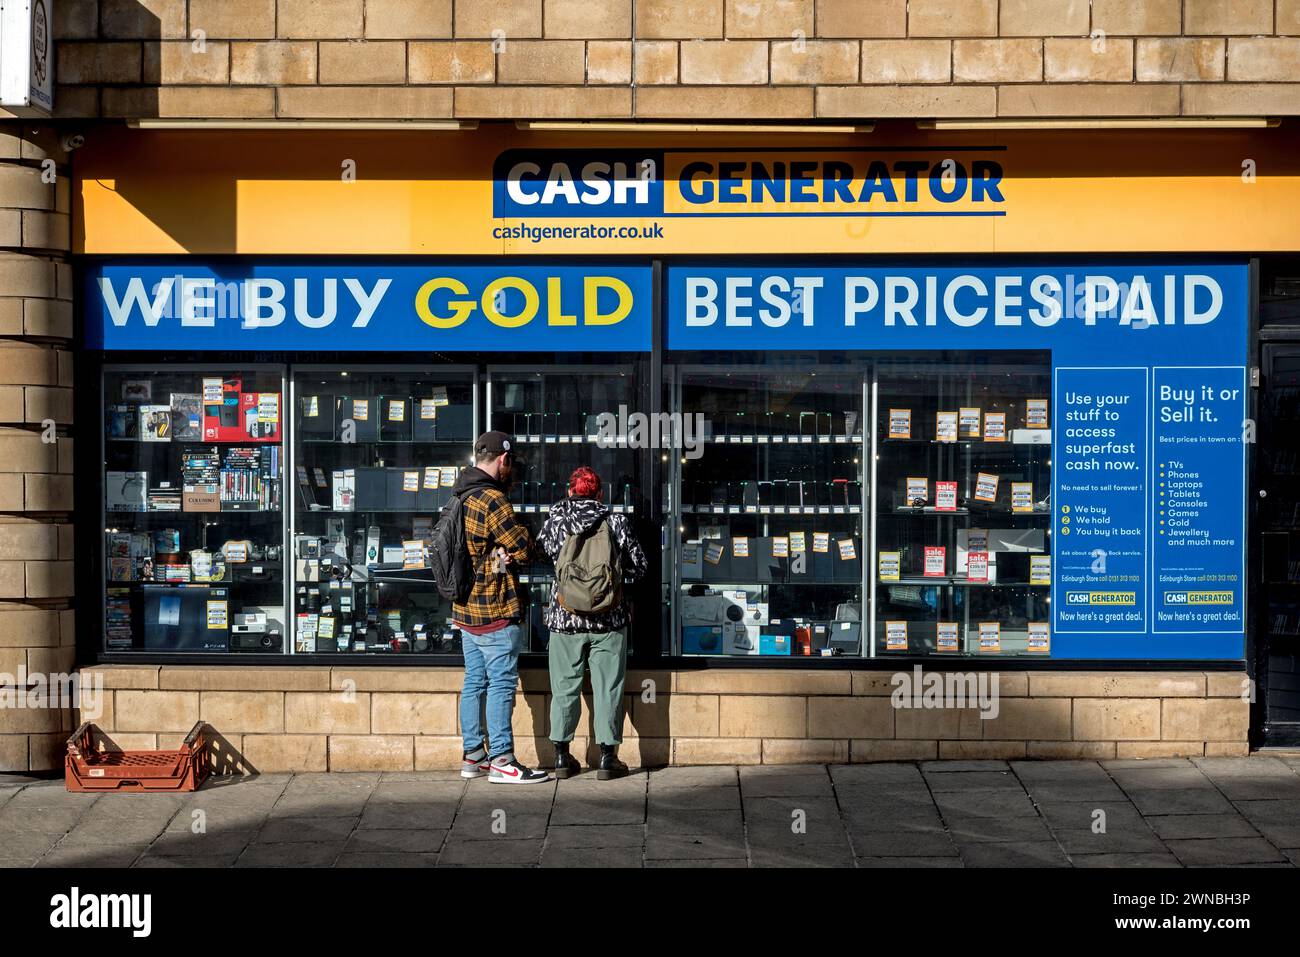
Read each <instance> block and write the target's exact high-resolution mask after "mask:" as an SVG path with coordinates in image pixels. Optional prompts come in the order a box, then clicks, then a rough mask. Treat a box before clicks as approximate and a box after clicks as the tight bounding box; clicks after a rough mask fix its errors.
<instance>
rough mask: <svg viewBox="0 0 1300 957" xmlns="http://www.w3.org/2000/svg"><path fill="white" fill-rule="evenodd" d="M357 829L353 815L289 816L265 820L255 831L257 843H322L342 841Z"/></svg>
mask: <svg viewBox="0 0 1300 957" xmlns="http://www.w3.org/2000/svg"><path fill="white" fill-rule="evenodd" d="M356 829H357V819H356V818H354V817H289V818H274V819H272V820H269V821H267V822H266V823H265V824H264V825H263V826H262V828H261V830H259V831H258V832H257V838H256V843H258V844H304V843H305V844H322V843H330V842H332V841H344V840H346V839H347V837H348V835H349V834H351V833H352V832H353V831H355V830H356Z"/></svg>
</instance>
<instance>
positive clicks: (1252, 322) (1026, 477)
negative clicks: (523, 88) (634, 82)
mask: <svg viewBox="0 0 1300 957" xmlns="http://www.w3.org/2000/svg"><path fill="white" fill-rule="evenodd" d="M1256 135H1258V136H1259V137H1260V138H1259V139H1257V140H1252V141H1250V142H1246V140H1247V139H1248V138H1249V137H1250V136H1256ZM1177 136H1178V138H1177V139H1174V138H1172V135H1171V138H1169V139H1166V140H1160V139H1159V138H1154V139H1153V141H1152V143H1151V144H1150V145H1151V148H1150V149H1149V150H1145V151H1144V153H1143V155H1144V157H1145V158H1144V160H1143V161H1142V165H1141V166H1140V167H1139V166H1138V165H1137V164H1138V161H1137V159H1136V158H1133V159H1125V158H1124V157H1123V156H1116V155H1113V154H1112V152H1111V151H1110V150H1109V146H1110V145H1111V143H1110V142H1109V141H1108V140H1107V136H1106V134H1101V135H1098V136H1092V137H1090V138H1077V137H1076V136H1075V134H1059V135H1055V136H1053V137H1042V136H1037V137H1035V136H1033V135H1029V134H1023V133H1022V134H1011V136H1010V137H1009V138H1008V139H1007V141H1005V142H998V143H995V144H992V145H990V144H989V143H988V142H987V141H977V140H973V139H971V138H970V137H969V135H968V134H938V133H929V134H926V133H917V132H916V131H907V132H905V133H904V132H900V133H899V134H898V136H897V137H895V138H890V137H889V136H887V135H886V136H882V134H881V133H880V132H877V133H876V134H872V135H871V136H868V137H858V138H856V139H854V138H846V137H843V136H839V137H835V136H831V137H813V138H812V141H811V142H810V140H809V138H808V137H806V136H804V137H799V136H795V135H790V136H784V137H781V136H777V137H775V138H772V137H767V138H765V139H764V140H763V142H762V143H761V145H754V144H753V142H752V140H753V139H754V137H750V138H748V140H747V139H746V138H745V137H733V138H731V139H729V140H720V141H719V142H717V143H713V142H709V143H701V142H700V141H699V139H698V138H692V137H690V136H685V135H681V134H677V135H676V136H675V137H673V136H670V137H669V139H670V140H671V141H672V142H670V143H668V144H665V143H664V142H663V141H662V139H660V140H659V141H656V142H651V140H650V139H649V138H646V137H641V136H629V135H623V136H607V137H606V138H605V139H604V140H598V139H595V138H588V137H586V136H580V137H573V136H571V137H569V138H567V139H566V138H565V137H564V136H562V135H557V134H550V135H549V136H548V135H542V134H537V133H531V132H527V131H522V130H515V129H513V128H508V129H493V130H487V129H484V130H480V131H477V132H459V133H445V134H429V133H372V134H361V133H349V134H340V135H339V136H335V137H324V136H317V135H316V134H307V133H298V134H295V133H275V134H270V133H238V132H229V133H224V134H222V133H211V132H205V133H175V132H168V133H145V132H141V131H119V132H117V133H113V134H111V135H108V136H106V137H105V138H104V140H103V141H102V145H101V146H100V147H99V148H98V149H97V150H96V151H90V150H88V151H87V152H88V155H87V157H86V159H85V161H84V162H80V161H79V165H78V168H77V174H78V181H77V185H76V203H77V209H78V213H79V216H80V219H81V224H82V225H81V229H82V235H81V236H80V237H79V243H80V245H79V250H78V251H79V252H80V253H81V258H80V260H79V278H78V281H79V283H80V290H81V297H82V300H81V303H82V305H81V309H80V317H81V327H80V333H81V340H80V341H81V345H82V352H81V354H80V356H79V365H78V370H79V372H78V376H79V382H78V414H79V419H80V421H83V422H102V423H103V430H102V439H100V440H98V441H94V440H91V439H89V438H83V439H82V441H81V442H80V443H79V445H78V449H77V454H78V460H77V462H78V475H79V485H78V498H79V506H78V523H77V524H78V528H79V538H78V541H77V551H78V555H79V561H78V565H77V574H78V594H81V595H95V596H99V597H98V598H97V599H96V601H95V602H91V603H88V607H97V606H98V603H99V599H102V606H103V609H104V611H103V614H102V616H96V615H92V614H86V613H83V614H82V615H81V616H80V617H79V621H78V625H79V636H78V648H79V656H80V658H81V660H82V661H83V662H84V665H85V667H84V671H83V673H85V674H87V675H102V677H103V679H104V681H105V683H106V687H107V688H108V689H110V690H111V691H112V695H111V707H110V708H109V711H108V713H107V714H105V715H104V717H103V720H102V721H101V722H100V726H101V727H102V728H103V730H104V731H105V733H106V734H108V735H109V736H110V737H112V738H113V739H114V740H115V741H118V742H119V743H121V744H124V745H126V746H137V745H140V744H148V743H149V742H153V743H155V744H165V743H168V742H170V741H171V740H172V739H173V738H175V737H178V736H179V735H180V734H181V733H183V732H184V731H187V730H188V729H189V727H190V726H191V725H192V724H193V722H194V721H195V720H199V719H202V720H205V721H207V722H208V723H209V724H211V725H212V726H213V727H214V729H215V730H216V731H217V733H218V734H219V735H220V736H221V738H222V740H223V746H224V747H225V749H226V751H227V757H228V760H229V762H230V765H231V766H242V767H244V768H248V769H257V770H273V769H277V770H278V769H288V768H294V769H299V768H301V769H316V770H320V769H331V770H349V769H376V768H383V769H410V768H415V769H426V768H436V767H443V766H452V765H454V762H455V761H457V760H458V759H459V754H458V748H459V737H458V735H457V731H458V728H457V725H456V722H457V718H456V713H457V709H456V695H457V692H458V690H459V679H460V670H459V640H460V636H459V633H458V631H457V629H456V627H455V624H454V622H453V621H452V620H451V615H450V608H449V607H448V606H447V604H446V602H445V601H444V600H443V599H442V598H441V597H440V596H439V594H438V592H437V590H436V587H435V585H434V582H433V579H432V575H431V573H430V571H429V567H428V565H429V562H428V556H427V542H428V537H429V532H430V529H431V526H432V523H433V521H434V520H435V519H436V516H437V513H438V510H439V508H440V507H441V505H442V504H443V502H445V501H446V498H447V494H448V489H449V488H450V486H451V484H452V483H453V482H454V481H455V478H456V475H457V474H458V470H459V469H461V468H463V467H465V466H466V465H467V464H469V458H468V456H469V446H470V442H471V440H472V438H473V437H474V436H475V435H477V434H478V433H479V432H480V431H483V430H485V429H488V428H495V429H501V430H503V431H507V432H510V433H511V434H513V435H514V436H515V437H516V442H517V447H518V448H519V449H520V450H521V455H520V465H521V467H520V468H518V469H517V474H516V476H515V483H514V486H513V488H512V493H511V498H512V502H513V504H514V507H515V510H516V512H517V513H518V514H520V515H521V517H522V518H523V519H524V520H525V522H526V523H528V524H529V525H530V527H532V528H533V529H534V530H536V529H537V528H539V527H540V524H541V522H542V521H544V519H545V517H546V514H547V512H548V510H549V508H550V506H551V505H552V504H553V503H554V502H556V501H558V500H559V499H560V498H562V497H563V496H564V492H565V481H566V479H567V477H568V475H569V474H570V472H572V470H573V469H574V468H575V467H576V466H578V465H590V466H592V467H593V468H594V469H595V470H596V471H597V472H598V473H599V474H600V475H601V477H602V479H603V481H604V486H603V496H604V498H605V500H606V501H605V504H606V505H607V506H608V507H609V508H610V509H611V510H613V511H619V512H623V513H625V514H627V515H629V516H630V517H631V519H632V521H633V527H634V528H635V530H636V532H637V534H638V536H639V537H640V539H641V541H642V543H643V544H644V545H645V547H646V551H647V553H648V554H649V555H650V559H651V572H650V574H649V575H648V576H647V579H646V580H645V581H643V582H642V583H640V584H638V585H637V586H636V588H635V590H634V593H633V595H634V607H635V616H634V624H633V638H632V652H631V663H630V675H629V681H628V686H627V701H626V703H627V719H626V722H625V738H626V744H625V747H624V753H625V755H626V757H627V758H628V760H629V761H632V760H635V761H637V762H639V763H644V764H663V763H708V762H715V761H718V762H728V763H733V762H737V761H740V762H745V763H758V762H763V763H777V762H792V761H820V760H826V761H848V760H854V761H866V760H888V759H912V758H921V759H924V758H934V757H941V758H942V757H954V758H956V757H1024V756H1028V757H1061V756H1071V757H1073V756H1079V757H1084V756H1087V757H1093V756H1097V757H1114V756H1120V757H1144V756H1157V755H1170V754H1201V755H1206V754H1208V755H1216V754H1236V753H1243V752H1244V751H1245V750H1246V749H1247V747H1248V738H1249V733H1250V726H1251V725H1250V722H1251V717H1250V715H1251V702H1252V701H1253V700H1254V697H1253V687H1254V685H1253V684H1252V680H1251V679H1252V678H1253V677H1255V673H1254V668H1255V661H1256V660H1257V658H1258V654H1259V646H1258V642H1260V641H1264V640H1266V638H1265V636H1264V635H1261V634H1260V633H1259V628H1258V624H1259V620H1260V615H1259V613H1258V612H1257V611H1256V610H1255V604H1254V602H1255V599H1254V597H1252V589H1253V588H1254V584H1255V581H1256V577H1257V576H1256V573H1255V565H1254V559H1253V558H1252V557H1251V556H1252V554H1253V552H1254V549H1253V547H1252V535H1253V534H1255V533H1254V531H1253V528H1254V522H1255V517H1254V514H1253V512H1254V500H1255V497H1254V492H1253V491H1251V490H1252V489H1253V488H1254V487H1255V486H1254V470H1255V468H1256V461H1255V459H1256V454H1255V452H1256V449H1255V446H1256V442H1257V438H1260V439H1261V440H1264V437H1261V436H1257V430H1256V426H1255V420H1256V416H1257V412H1256V403H1257V386H1258V364H1259V359H1258V354H1259V349H1260V341H1259V336H1258V334H1257V331H1256V326H1257V321H1258V317H1257V311H1258V306H1257V303H1258V297H1259V290H1260V286H1261V276H1260V272H1261V268H1260V259H1259V257H1260V256H1261V255H1263V254H1269V253H1272V252H1275V251H1280V250H1285V249H1286V248H1287V246H1286V243H1288V242H1290V243H1292V245H1294V237H1293V236H1292V237H1288V235H1287V231H1286V228H1285V227H1284V225H1283V224H1281V223H1280V221H1279V220H1278V219H1277V218H1276V216H1275V215H1274V214H1273V212H1272V210H1273V209H1275V208H1279V207H1277V205H1276V204H1279V203H1283V202H1288V201H1293V200H1294V198H1295V197H1294V195H1293V194H1294V192H1295V190H1296V188H1297V185H1298V180H1297V170H1296V169H1295V161H1294V160H1293V159H1288V158H1286V157H1287V154H1286V150H1285V146H1286V144H1285V143H1284V142H1282V141H1281V140H1280V139H1279V138H1278V136H1276V135H1275V133H1274V131H1267V132H1266V134H1241V133H1227V134H1225V133H1218V134H1205V135H1197V134H1192V135H1190V136H1189V135H1188V134H1185V133H1180V134H1178V135H1177ZM678 141H680V142H678ZM629 143H630V145H629ZM1190 147H1195V152H1194V153H1193V152H1191V151H1189V148H1190ZM1243 147H1245V148H1249V149H1251V150H1252V152H1253V153H1254V154H1256V155H1257V156H1259V157H1262V158H1263V160H1264V161H1265V162H1275V163H1276V164H1278V168H1279V169H1281V170H1282V174H1281V175H1277V176H1275V177H1273V178H1271V179H1268V180H1267V181H1265V180H1264V179H1263V178H1261V180H1260V181H1259V182H1257V183H1253V184H1251V185H1250V186H1248V187H1246V186H1245V184H1243V183H1242V182H1241V176H1240V164H1239V163H1236V166H1235V171H1234V167H1232V166H1227V165H1225V164H1228V163H1229V162H1230V161H1232V158H1233V157H1234V156H1236V155H1238V154H1239V152H1240V150H1241V149H1242V148H1243ZM336 154H337V156H336ZM1193 155H1194V156H1195V159H1189V158H1188V157H1189V156H1193ZM1291 155H1294V154H1291ZM1152 157H1155V159H1153V158H1152ZM1160 162H1164V163H1165V166H1164V168H1159V163H1160ZM1153 163H1155V164H1156V167H1157V168H1153V167H1152V164H1153ZM1130 164H1132V165H1130ZM339 169H342V171H343V175H342V176H341V177H340V176H339V175H338V172H337V171H338V170H339ZM1225 169H1226V172H1225ZM331 170H333V171H334V172H330V171H331ZM1240 188H1247V189H1251V190H1254V191H1253V192H1246V193H1243V194H1240V195H1238V196H1229V195H1228V194H1229V193H1230V192H1231V191H1232V190H1234V189H1240ZM1103 190H1104V191H1106V192H1107V193H1108V194H1109V195H1110V196H1111V197H1112V199H1111V200H1109V201H1108V204H1107V209H1106V210H1102V209H1100V208H1098V203H1097V197H1098V196H1099V195H1100V191H1103ZM1114 197H1121V198H1122V199H1123V201H1122V202H1117V201H1116V200H1115V199H1114ZM1193 200H1195V203H1196V205H1192V202H1193ZM1229 207H1231V208H1232V209H1234V210H1235V213H1234V217H1235V219H1234V221H1233V222H1229V223H1225V222H1223V221H1222V220H1221V219H1220V218H1218V216H1217V213H1216V211H1222V210H1223V209H1226V208H1229ZM1268 262H1272V260H1268ZM1273 548H1274V550H1275V551H1276V550H1277V548H1278V546H1277V545H1276V543H1275V542H1274V544H1273ZM521 577H522V580H523V582H524V583H525V584H526V586H527V591H528V594H529V595H530V598H531V602H530V605H529V611H528V616H527V622H526V625H527V628H526V632H527V640H528V648H529V652H528V654H527V655H526V656H525V659H524V661H523V669H522V671H521V675H522V679H521V689H520V692H519V694H520V698H519V704H520V706H519V707H517V708H516V711H515V723H516V733H517V735H518V745H519V751H520V754H521V757H522V758H523V759H524V760H529V761H533V760H541V761H543V762H544V761H545V760H547V758H548V757H549V745H548V742H547V737H546V727H545V716H546V712H547V704H548V702H547V694H548V689H547V681H546V672H545V667H544V665H545V653H546V647H547V634H546V629H545V626H544V625H543V622H542V616H541V610H542V608H543V607H544V606H545V604H546V603H547V602H548V601H549V597H550V581H551V579H550V569H549V568H548V566H547V565H546V564H545V563H544V562H542V561H540V560H539V561H537V562H535V563H533V564H531V565H530V566H529V567H527V568H525V569H523V570H522V572H521ZM909 689H910V691H909ZM912 691H914V692H915V694H912V693H911V692H912ZM586 720H587V718H586V715H585V713H584V727H585V722H586ZM582 734H583V732H582V731H580V732H579V736H580V740H579V742H578V744H579V749H581V747H582V746H583V745H584V744H585V743H586V742H584V741H582V740H581V737H582Z"/></svg>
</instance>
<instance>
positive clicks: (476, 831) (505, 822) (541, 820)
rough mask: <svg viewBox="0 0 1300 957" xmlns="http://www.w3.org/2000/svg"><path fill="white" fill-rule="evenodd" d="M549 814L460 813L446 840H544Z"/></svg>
mask: <svg viewBox="0 0 1300 957" xmlns="http://www.w3.org/2000/svg"><path fill="white" fill-rule="evenodd" d="M547 822H548V815H547V814H546V813H545V812H543V813H540V814H539V813H535V812H530V811H506V812H505V813H504V814H502V815H499V816H498V815H495V814H492V813H489V812H486V811H482V810H473V811H468V812H466V811H462V812H461V813H460V814H458V815H456V821H455V823H454V824H452V826H451V831H450V834H449V837H450V838H452V839H455V840H458V841H478V842H480V843H489V844H490V843H494V842H501V841H523V840H537V841H540V840H541V839H543V838H544V837H546V826H547Z"/></svg>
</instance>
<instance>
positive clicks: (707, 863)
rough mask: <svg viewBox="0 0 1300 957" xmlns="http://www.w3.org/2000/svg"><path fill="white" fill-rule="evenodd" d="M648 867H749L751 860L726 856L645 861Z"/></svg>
mask: <svg viewBox="0 0 1300 957" xmlns="http://www.w3.org/2000/svg"><path fill="white" fill-rule="evenodd" d="M645 866H646V867H749V861H748V860H746V859H745V858H743V857H739V858H724V859H706V860H697V859H690V860H671V861H668V860H663V861H657V860H655V861H652V860H647V861H646V862H645Z"/></svg>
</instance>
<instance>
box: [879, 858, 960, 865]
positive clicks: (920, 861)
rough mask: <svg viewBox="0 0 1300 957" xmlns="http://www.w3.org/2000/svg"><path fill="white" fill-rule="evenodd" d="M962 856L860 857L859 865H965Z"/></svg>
mask: <svg viewBox="0 0 1300 957" xmlns="http://www.w3.org/2000/svg"><path fill="white" fill-rule="evenodd" d="M965 866H966V865H965V864H963V863H962V860H961V858H960V857H859V858H858V867H965Z"/></svg>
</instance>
